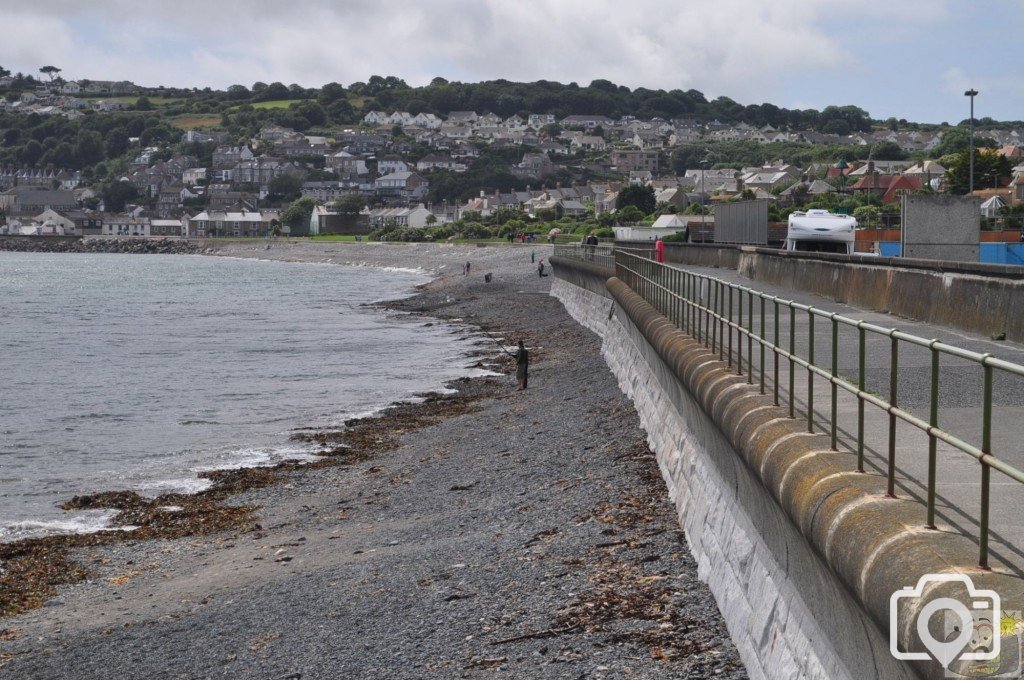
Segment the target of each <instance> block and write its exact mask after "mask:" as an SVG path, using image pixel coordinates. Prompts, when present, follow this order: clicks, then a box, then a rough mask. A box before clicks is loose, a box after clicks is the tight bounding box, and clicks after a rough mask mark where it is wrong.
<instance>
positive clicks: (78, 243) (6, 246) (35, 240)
mask: <svg viewBox="0 0 1024 680" xmlns="http://www.w3.org/2000/svg"><path fill="white" fill-rule="evenodd" d="M0 250H8V251H14V252H20V253H161V254H169V255H188V254H194V253H199V252H201V250H202V249H201V248H199V246H197V245H196V244H195V243H194V242H192V241H185V240H182V239H168V238H117V239H114V238H87V239H83V238H77V237H60V236H0Z"/></svg>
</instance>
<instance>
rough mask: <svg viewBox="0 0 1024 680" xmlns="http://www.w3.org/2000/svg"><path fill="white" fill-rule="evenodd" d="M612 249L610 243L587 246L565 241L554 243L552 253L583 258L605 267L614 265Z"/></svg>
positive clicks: (559, 255)
mask: <svg viewBox="0 0 1024 680" xmlns="http://www.w3.org/2000/svg"><path fill="white" fill-rule="evenodd" d="M613 251H614V246H611V245H596V246H587V245H583V244H582V243H565V244H556V245H555V253H554V254H555V256H556V257H565V258H571V259H574V260H583V261H585V262H594V263H596V264H601V265H605V266H606V267H614V266H615V256H614V254H613Z"/></svg>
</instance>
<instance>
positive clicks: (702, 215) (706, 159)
mask: <svg viewBox="0 0 1024 680" xmlns="http://www.w3.org/2000/svg"><path fill="white" fill-rule="evenodd" d="M710 161H711V154H708V155H707V156H704V158H703V159H702V160H701V162H700V238H701V241H703V239H704V235H705V234H706V233H707V232H706V230H705V228H704V222H705V215H707V205H706V204H707V196H706V195H705V194H706V192H707V189H706V188H705V186H704V182H705V179H704V168H705V167H706V166H707V165H708V163H709V162H710Z"/></svg>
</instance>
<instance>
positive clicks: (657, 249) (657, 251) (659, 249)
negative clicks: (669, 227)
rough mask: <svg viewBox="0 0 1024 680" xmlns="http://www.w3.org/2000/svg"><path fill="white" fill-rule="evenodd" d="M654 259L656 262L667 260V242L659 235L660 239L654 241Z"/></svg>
mask: <svg viewBox="0 0 1024 680" xmlns="http://www.w3.org/2000/svg"><path fill="white" fill-rule="evenodd" d="M654 260H655V262H664V261H665V242H664V241H662V240H661V237H660V236H659V237H658V240H657V241H656V242H655V243H654Z"/></svg>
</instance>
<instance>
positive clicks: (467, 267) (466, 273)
mask: <svg viewBox="0 0 1024 680" xmlns="http://www.w3.org/2000/svg"><path fill="white" fill-rule="evenodd" d="M462 274H463V276H469V261H468V260H467V261H466V266H465V268H464V269H463V270H462Z"/></svg>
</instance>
